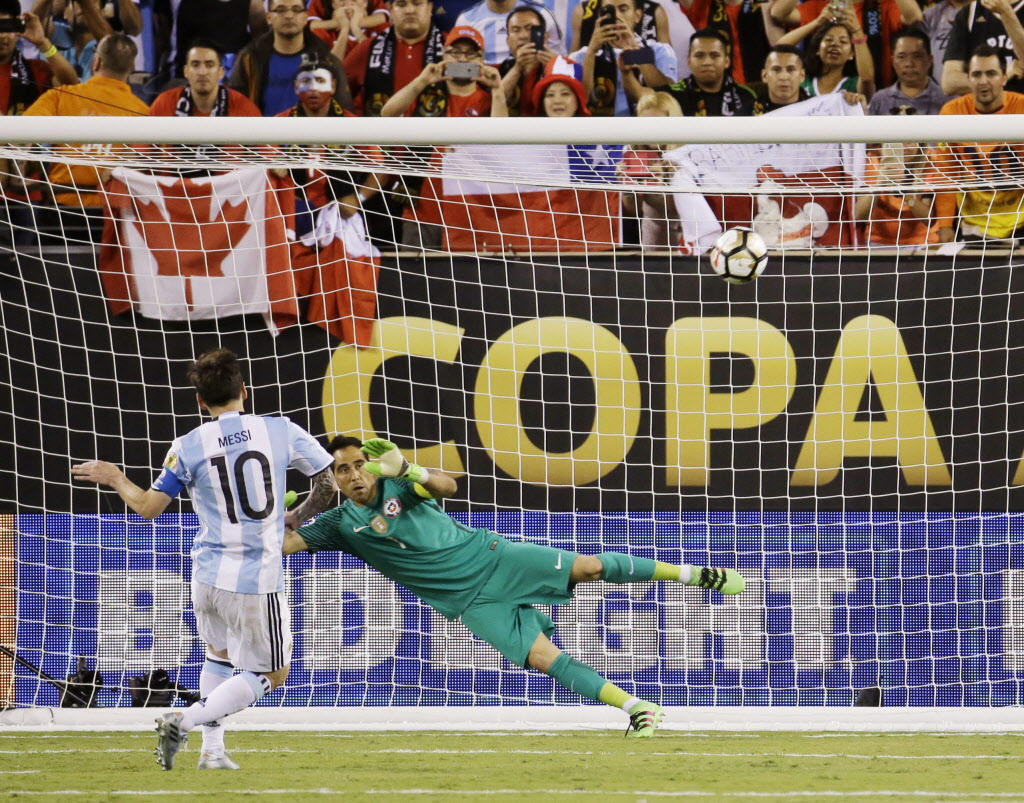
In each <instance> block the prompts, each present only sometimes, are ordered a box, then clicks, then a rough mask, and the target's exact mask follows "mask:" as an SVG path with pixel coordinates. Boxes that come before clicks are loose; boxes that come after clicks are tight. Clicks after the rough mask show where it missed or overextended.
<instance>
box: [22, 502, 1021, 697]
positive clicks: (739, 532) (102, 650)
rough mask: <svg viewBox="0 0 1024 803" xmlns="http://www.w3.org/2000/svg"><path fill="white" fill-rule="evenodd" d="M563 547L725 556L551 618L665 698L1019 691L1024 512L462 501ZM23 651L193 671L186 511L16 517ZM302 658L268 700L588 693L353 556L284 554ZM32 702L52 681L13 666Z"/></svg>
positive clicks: (602, 666) (634, 683) (122, 671)
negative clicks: (721, 581) (690, 578)
mask: <svg viewBox="0 0 1024 803" xmlns="http://www.w3.org/2000/svg"><path fill="white" fill-rule="evenodd" d="M454 515H455V516H456V518H458V519H460V520H461V521H463V522H465V523H468V524H470V525H471V526H474V527H489V528H492V529H494V530H495V531H497V532H499V533H501V534H503V535H507V536H508V537H510V538H523V539H525V540H529V541H532V542H536V543H544V544H549V545H551V546H555V547H558V548H561V549H567V550H572V551H577V552H580V553H584V554H593V553H597V552H601V551H606V550H607V551H619V552H629V553H630V554H633V555H637V556H642V557H648V558H655V559H657V560H662V561H666V562H670V563H679V562H686V563H692V564H698V565H720V566H726V567H736V568H738V569H740V570H741V571H742V572H743V573H744V574H745V575H746V576H747V577H748V579H749V586H748V589H747V591H746V592H745V593H744V594H742V595H740V596H739V597H735V598H722V597H720V596H718V595H710V594H709V593H708V592H704V591H701V590H698V589H691V588H683V587H681V586H679V585H677V584H669V583H643V584H634V585H628V586H614V585H608V584H589V585H586V586H580V587H578V589H577V594H576V599H575V600H574V601H573V603H572V604H570V605H566V606H560V607H558V608H556V609H555V610H554V611H553V614H552V616H553V618H554V620H555V622H556V625H557V626H558V630H557V633H556V636H555V641H556V643H558V644H559V645H560V646H562V647H563V648H564V649H566V650H567V651H569V652H570V653H572V654H573V655H575V656H576V657H577V658H580V659H581V660H585V661H587V662H588V663H590V664H591V665H593V666H595V668H597V669H598V671H601V672H602V673H604V674H605V675H606V676H607V677H609V679H611V680H613V681H614V682H616V683H618V684H619V685H621V686H623V687H625V688H628V689H631V690H634V691H635V693H636V694H638V695H639V696H642V697H644V698H647V699H656V700H660V701H661V702H662V704H665V705H750V706H766V705H837V706H844V705H850V704H852V702H853V699H854V698H855V696H856V694H857V691H858V690H859V689H863V688H868V687H873V686H880V687H881V688H882V689H883V692H884V699H885V702H886V704H887V705H911V706H933V705H938V706H959V705H976V706H993V705H1014V704H1019V703H1020V701H1021V682H1020V678H1021V675H1022V673H1024V594H1022V591H1024V514H1019V513H1014V514H992V515H985V514H980V515H979V514H969V515H968V514H950V513H948V512H947V513H938V512H932V513H927V514H925V513H875V514H867V513H862V514H853V513H847V514H841V513H834V512H828V513H825V512H819V513H810V512H807V513H804V512H791V513H782V512H765V513H724V512H722V513H719V512H708V513H684V514H679V513H666V514H658V513H654V514H643V515H627V514H615V513H607V512H606V513H600V514H598V513H593V514H588V513H577V514H572V513H557V514H552V513H540V512H522V511H520V512H500V511H499V512H482V513H472V514H468V513H456V514H454ZM16 524H17V527H16V529H17V534H16V538H17V543H16V546H17V557H18V561H17V572H18V574H17V588H18V597H17V605H18V611H17V619H18V631H17V647H18V654H19V655H20V656H21V657H23V658H26V659H27V660H29V661H31V662H34V663H37V664H38V665H39V666H40V667H41V668H42V669H43V670H44V671H45V672H47V673H49V674H50V675H53V676H55V677H58V678H63V677H65V676H66V675H68V674H70V673H71V672H73V671H74V665H75V661H76V659H77V657H78V656H86V658H87V659H88V662H89V665H90V666H95V667H96V668H98V669H99V670H100V672H101V674H102V676H103V679H104V689H103V691H101V692H100V696H99V699H100V703H101V704H102V705H106V706H111V705H129V704H130V696H129V694H128V691H127V689H128V678H129V677H131V676H132V675H139V674H143V673H144V672H146V671H149V670H150V669H154V668H163V669H166V670H168V671H169V672H170V673H171V675H172V677H176V678H177V679H178V681H179V682H180V683H181V684H182V685H185V686H187V687H189V688H196V687H197V685H198V673H199V670H200V667H201V664H202V660H203V655H204V648H203V645H202V644H201V643H200V642H199V640H198V638H197V637H196V634H195V622H194V618H193V616H192V613H191V610H190V607H189V602H188V592H187V583H188V580H189V572H190V563H189V559H188V550H189V547H190V545H191V540H192V537H193V535H194V533H195V531H196V527H197V523H196V519H195V516H194V515H193V514H164V515H162V516H161V517H159V518H158V519H157V520H155V521H154V522H145V521H143V520H142V519H139V518H137V517H135V516H129V517H127V518H126V517H125V516H123V515H113V514H110V515H99V516H97V515H84V514H77V515H74V514H50V515H23V516H19V517H17V522H16ZM286 568H287V571H286V575H287V577H288V582H289V592H290V600H291V604H292V623H293V630H294V633H295V651H294V655H293V662H292V668H291V673H290V675H289V678H288V683H287V685H286V686H285V687H284V688H283V689H281V690H279V691H277V692H275V693H273V694H271V695H269V696H268V697H267V698H265V699H264V700H263V701H261V703H260V704H261V705H265V706H266V705H269V706H273V705H314V706H347V705H356V706H358V705H362V706H374V705H521V704H578V703H579V702H580V700H579V699H578V698H577V697H576V696H575V695H572V694H570V693H569V692H568V691H566V690H564V689H561V688H560V687H557V686H556V685H555V684H554V683H553V682H552V681H551V680H550V679H548V678H546V677H544V676H543V675H539V674H537V673H533V672H530V673H527V672H523V671H522V670H520V669H518V668H516V667H514V666H512V665H510V664H508V663H507V662H506V661H504V660H503V659H501V658H500V656H498V655H497V654H496V653H495V652H494V651H493V650H491V649H490V648H489V647H488V646H487V645H484V644H483V643H482V642H479V641H477V640H475V639H473V638H472V637H471V636H470V635H469V634H468V632H467V631H465V630H464V629H462V628H461V625H457V624H453V623H449V622H446V621H445V620H443V619H442V618H441V617H440V616H438V615H436V614H435V613H433V612H432V611H430V610H429V609H428V608H427V607H426V606H424V605H422V604H421V603H420V602H418V601H417V600H416V599H415V598H414V597H412V596H411V595H410V594H409V593H408V592H406V591H405V590H404V589H400V588H397V587H395V586H393V585H392V584H391V583H390V582H389V581H386V580H384V579H383V578H381V577H380V576H379V575H377V574H376V573H375V572H373V571H372V570H369V569H367V568H366V567H365V566H364V565H363V564H362V562H361V561H359V560H357V559H355V558H353V557H351V556H349V555H344V554H340V553H319V554H318V555H316V556H312V555H308V554H301V555H296V556H292V557H291V558H288V559H287V562H286ZM16 698H17V702H18V704H22V705H57V704H58V698H59V694H58V692H57V690H56V689H55V688H53V687H52V686H50V685H49V684H47V683H44V682H41V681H39V680H38V679H37V678H35V677H34V676H32V675H31V673H30V672H28V671H25V670H23V669H20V668H19V669H18V670H17V679H16Z"/></svg>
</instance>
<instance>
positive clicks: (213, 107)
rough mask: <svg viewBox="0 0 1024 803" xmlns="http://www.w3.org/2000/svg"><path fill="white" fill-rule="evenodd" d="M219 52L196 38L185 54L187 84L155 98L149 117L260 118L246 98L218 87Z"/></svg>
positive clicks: (212, 44)
mask: <svg viewBox="0 0 1024 803" xmlns="http://www.w3.org/2000/svg"><path fill="white" fill-rule="evenodd" d="M222 57H223V53H222V52H221V50H220V45H218V44H217V43H215V42H212V41H209V40H205V39H197V40H195V41H194V42H193V43H192V46H191V47H190V48H189V49H188V53H187V54H186V55H185V67H184V70H183V72H184V74H185V80H187V81H188V83H187V84H186V85H185V86H178V87H174V88H173V89H168V90H167V91H166V92H162V93H161V94H159V95H157V97H156V98H155V99H154V100H153V105H152V106H150V107H149V114H150V116H151V117H262V116H263V115H262V114H260V110H259V109H258V108H257V107H256V104H255V103H253V102H252V101H251V100H249V98H247V97H246V96H245V95H243V94H242V93H241V92H237V91H236V90H234V89H228V88H227V87H226V86H222V85H221V81H223V80H224V66H223V64H222V63H221V59H222Z"/></svg>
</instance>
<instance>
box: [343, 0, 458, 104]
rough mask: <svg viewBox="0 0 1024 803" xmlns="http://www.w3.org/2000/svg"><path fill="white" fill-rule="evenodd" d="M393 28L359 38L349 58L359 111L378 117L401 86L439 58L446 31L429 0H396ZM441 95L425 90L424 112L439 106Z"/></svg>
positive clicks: (347, 63) (392, 7)
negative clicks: (368, 37) (439, 24)
mask: <svg viewBox="0 0 1024 803" xmlns="http://www.w3.org/2000/svg"><path fill="white" fill-rule="evenodd" d="M388 6H389V10H390V12H391V22H392V24H391V28H389V29H388V31H387V32H386V33H384V34H381V35H379V36H376V37H374V38H373V39H368V40H366V41H364V42H360V43H359V45H357V46H356V47H355V48H354V49H353V50H352V51H351V52H350V53H349V54H348V55H347V56H346V57H345V73H346V75H347V76H348V83H349V86H350V87H351V89H352V95H353V97H354V98H355V106H354V110H355V112H356V114H363V115H365V116H366V117H380V114H381V110H382V109H383V108H384V106H385V105H386V104H387V102H388V100H390V99H391V97H392V96H393V95H394V94H395V93H396V92H398V91H400V90H402V89H403V88H405V87H406V86H407V85H408V84H409V83H410V82H412V81H414V80H415V79H416V78H417V77H418V76H419V75H420V73H421V72H422V71H423V68H424V67H426V66H427V65H428V64H434V63H436V62H439V61H440V60H441V58H442V55H443V51H444V34H442V33H441V31H440V29H438V28H437V27H436V26H435V25H434V24H433V22H432V19H433V13H434V4H433V3H432V2H430V0H392V2H391V3H389V4H388ZM439 101H440V98H439V96H437V95H434V94H431V93H427V96H426V97H424V98H423V99H422V104H421V108H420V109H419V111H420V113H421V114H420V116H437V115H433V114H431V112H432V111H434V110H436V106H437V103H438V102H439Z"/></svg>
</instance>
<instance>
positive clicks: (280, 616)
mask: <svg viewBox="0 0 1024 803" xmlns="http://www.w3.org/2000/svg"><path fill="white" fill-rule="evenodd" d="M188 379H189V382H191V383H192V385H193V386H195V389H196V398H197V400H198V402H199V406H200V407H201V408H202V409H204V410H206V411H207V412H208V413H209V414H210V416H211V418H212V419H213V420H212V421H209V422H207V423H205V424H203V425H202V426H200V427H197V428H196V429H194V430H192V431H191V432H190V433H188V434H187V435H185V436H184V437H181V438H178V439H176V440H175V441H174V442H173V443H172V444H171V448H170V450H169V451H168V452H167V457H166V459H165V460H164V464H163V470H162V471H161V472H160V475H159V476H158V477H157V479H156V480H155V481H154V482H153V485H152V487H150V488H149V489H146V490H144V489H142V488H141V487H139V486H138V485H136V484H135V483H133V482H132V481H131V480H129V479H128V478H127V477H126V476H125V475H124V472H122V471H121V470H120V469H119V468H118V467H117V466H115V465H113V464H111V463H107V462H104V461H99V460H95V461H90V462H87V463H81V464H78V465H75V466H72V468H71V473H72V475H73V476H74V478H75V479H76V480H83V481H86V482H97V483H99V484H101V485H108V486H110V487H111V488H113V489H114V490H115V491H117V493H118V494H119V495H120V496H121V498H122V499H123V500H124V501H125V503H126V504H127V505H128V507H130V508H131V509H132V510H134V511H135V512H136V513H138V514H139V515H140V516H142V517H143V518H147V519H152V518H155V517H156V516H159V515H160V514H161V513H162V512H163V511H164V510H165V509H166V508H167V506H168V505H169V504H170V503H171V500H173V499H174V498H175V497H176V496H178V494H180V493H181V492H182V491H184V490H188V492H189V496H191V498H192V504H193V506H194V508H195V511H196V515H197V516H198V517H199V522H200V527H199V532H198V533H197V535H196V538H195V542H194V544H193V546H192V607H193V610H194V611H195V616H196V629H197V630H198V632H199V636H200V637H201V638H202V639H203V640H204V641H205V642H206V644H207V653H206V662H205V663H204V664H203V669H202V673H201V674H200V676H199V691H200V693H201V694H202V695H203V699H201V700H200V701H199V702H198V703H195V704H194V705H192V706H189V707H188V708H187V709H185V711H184V712H174V713H169V714H164V715H163V716H162V717H160V718H159V719H157V729H156V730H157V734H158V740H157V748H156V757H157V762H158V763H159V764H160V765H161V766H162V767H163V768H164V769H165V770H169V769H172V768H173V767H174V758H175V755H176V754H177V752H178V751H179V750H180V749H181V748H182V747H183V746H184V744H185V741H186V739H187V735H188V732H189V731H191V730H192V729H193V728H195V727H198V726H203V749H202V752H201V754H200V759H199V768H200V769H238V765H237V764H236V763H235V762H234V761H232V760H231V758H229V757H228V755H227V753H226V752H225V749H224V729H223V719H224V717H226V716H228V715H229V714H233V713H235V712H236V711H241V710H242V709H243V708H246V707H248V706H250V705H252V704H253V703H255V702H256V701H257V700H259V699H260V698H261V697H263V696H264V695H265V694H267V693H268V692H270V691H271V690H273V689H275V688H277V687H278V686H280V685H281V684H282V683H284V681H285V678H286V677H287V676H288V665H289V663H290V662H291V651H292V637H291V627H290V625H291V622H290V616H289V611H288V599H287V596H286V594H285V585H284V568H283V561H282V552H281V550H282V546H283V542H284V536H285V528H286V527H287V528H288V529H289V530H292V529H294V528H295V527H297V526H299V524H301V523H302V522H303V521H306V520H307V519H309V518H312V517H313V516H315V515H317V514H318V513H320V512H321V511H323V510H325V509H326V508H327V507H328V505H330V504H331V502H332V501H333V499H334V495H335V492H336V490H337V487H336V486H335V483H334V476H333V472H332V464H333V461H332V459H331V455H330V454H329V453H328V452H327V451H326V450H325V449H324V448H323V447H322V446H321V445H320V444H319V443H318V442H317V441H316V440H315V439H314V438H313V437H312V436H311V435H310V434H309V433H308V432H306V431H305V430H304V429H302V428H301V427H299V426H298V425H297V424H293V423H292V422H291V421H289V420H288V419H287V418H284V417H281V416H260V415H248V414H246V413H245V411H244V403H245V400H246V398H247V397H248V391H247V390H246V388H245V383H244V382H243V380H242V372H241V369H240V366H239V363H238V357H237V356H236V355H235V354H234V353H233V352H231V351H228V350H227V349H215V350H214V351H210V352H207V353H206V354H203V355H202V356H200V357H199V359H197V360H196V361H195V362H194V363H193V364H192V366H191V367H190V368H189V371H188ZM289 468H295V469H298V470H299V471H301V472H302V473H303V474H305V475H306V476H307V477H312V478H313V490H312V492H311V493H310V494H309V496H308V497H307V498H306V499H305V501H304V502H303V503H302V504H301V505H300V506H299V507H298V508H296V509H295V510H287V511H286V510H285V502H284V498H285V475H286V472H287V470H288V469H289ZM235 669H239V670H241V672H240V673H239V674H237V675H236V674H234V671H235Z"/></svg>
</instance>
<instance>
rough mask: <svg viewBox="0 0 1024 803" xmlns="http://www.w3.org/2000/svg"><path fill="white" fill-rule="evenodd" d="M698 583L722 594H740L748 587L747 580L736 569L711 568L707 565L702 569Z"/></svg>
mask: <svg viewBox="0 0 1024 803" xmlns="http://www.w3.org/2000/svg"><path fill="white" fill-rule="evenodd" d="M697 585H698V586H700V587H701V588H710V589H711V590H712V591H719V592H721V593H722V594H739V593H740V592H741V591H742V590H743V589H744V588H746V587H747V581H746V580H744V579H743V575H742V574H740V573H739V572H737V571H736V570H735V569H709V568H707V567H706V566H705V567H704V568H703V569H701V570H700V579H699V580H698V581H697Z"/></svg>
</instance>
